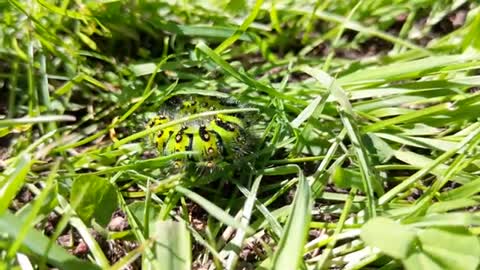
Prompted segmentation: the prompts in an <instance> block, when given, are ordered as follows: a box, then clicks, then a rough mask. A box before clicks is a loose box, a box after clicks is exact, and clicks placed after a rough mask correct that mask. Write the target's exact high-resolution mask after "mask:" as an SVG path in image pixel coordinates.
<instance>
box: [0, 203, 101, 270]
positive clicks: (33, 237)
mask: <svg viewBox="0 0 480 270" xmlns="http://www.w3.org/2000/svg"><path fill="white" fill-rule="evenodd" d="M21 228H22V222H21V221H20V220H19V219H18V218H17V217H15V216H14V215H12V214H11V213H9V212H6V213H3V214H1V215H0V231H1V232H3V233H6V234H7V235H8V236H10V237H12V238H15V237H16V236H17V235H18V234H19V233H20V230H21ZM49 242H50V239H48V238H47V237H46V236H44V235H43V234H42V233H40V232H38V231H36V230H33V229H32V230H30V231H28V233H27V234H26V237H25V239H24V240H23V242H22V247H25V248H28V250H29V251H30V252H31V253H33V254H35V255H36V256H38V257H42V256H46V257H47V262H48V263H49V264H51V265H53V266H55V267H58V268H59V269H85V270H99V269H101V268H100V267H99V266H97V265H95V264H92V263H90V262H88V261H84V260H80V259H78V258H77V257H75V256H73V255H71V254H69V253H68V252H67V251H65V250H64V249H63V248H61V247H59V246H58V245H56V244H53V245H51V246H50V244H49ZM47 250H48V253H46V251H47Z"/></svg>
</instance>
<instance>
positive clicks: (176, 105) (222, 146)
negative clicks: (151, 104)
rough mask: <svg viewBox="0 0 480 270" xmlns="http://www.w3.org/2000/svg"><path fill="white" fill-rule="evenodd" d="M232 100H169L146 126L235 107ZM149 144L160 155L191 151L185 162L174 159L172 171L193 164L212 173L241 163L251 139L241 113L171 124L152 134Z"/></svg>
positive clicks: (215, 98) (196, 98) (194, 97)
mask: <svg viewBox="0 0 480 270" xmlns="http://www.w3.org/2000/svg"><path fill="white" fill-rule="evenodd" d="M238 107H239V104H238V102H236V101H234V100H232V99H225V98H218V97H213V96H201V95H188V96H174V97H172V98H170V99H168V100H167V101H166V102H165V104H164V106H163V108H162V110H161V111H160V112H159V113H158V114H157V115H155V116H154V117H153V118H151V119H150V121H148V123H147V126H148V127H154V126H157V125H162V124H166V123H168V122H170V121H172V120H175V119H178V118H181V117H185V116H188V115H192V114H196V113H201V112H205V111H213V110H221V109H232V108H238ZM151 141H152V142H153V144H154V145H155V146H156V149H157V151H158V153H159V154H160V155H165V156H168V155H171V154H174V153H177V152H183V151H191V152H193V153H194V154H191V155H189V156H188V157H187V158H186V159H183V160H175V162H174V168H175V169H181V168H185V167H191V166H190V165H194V166H195V167H196V168H197V169H198V168H199V167H201V168H207V169H208V170H207V171H212V170H214V169H216V168H220V167H221V166H224V165H235V164H240V163H242V161H243V160H244V158H245V157H246V156H247V155H248V154H250V153H251V148H252V146H253V136H252V135H251V134H250V133H249V131H248V128H247V121H246V120H245V117H244V115H242V114H216V115H213V116H210V117H206V118H201V119H198V120H192V121H189V122H184V123H182V124H177V125H172V126H169V127H166V128H164V129H161V130H160V131H158V132H157V133H155V134H152V136H151Z"/></svg>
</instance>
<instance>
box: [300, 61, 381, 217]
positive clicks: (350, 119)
mask: <svg viewBox="0 0 480 270" xmlns="http://www.w3.org/2000/svg"><path fill="white" fill-rule="evenodd" d="M300 70H302V71H303V72H305V73H307V74H308V75H310V76H312V77H313V78H315V79H316V80H317V81H318V82H319V83H321V84H323V86H324V87H325V88H327V89H330V91H331V93H332V96H333V97H334V98H335V100H336V101H337V102H338V104H339V106H338V107H339V108H338V110H339V113H340V118H341V121H342V123H343V125H344V127H345V129H346V131H347V134H348V136H349V137H350V140H351V141H352V147H353V149H354V150H355V155H356V157H357V160H358V162H359V165H360V166H359V167H360V173H361V175H362V180H363V186H364V189H365V193H366V195H367V214H368V217H369V218H372V217H374V216H375V215H376V209H375V195H374V185H375V184H376V183H375V182H374V181H376V179H375V178H374V175H373V173H372V172H371V167H372V166H371V164H370V161H369V159H368V156H367V153H366V152H365V149H366V147H365V146H364V145H363V142H362V140H361V134H359V133H360V132H359V129H358V128H357V125H356V121H355V118H354V112H353V110H352V104H351V103H350V101H349V100H348V97H347V95H346V93H345V91H344V90H343V89H342V88H341V87H340V86H339V85H338V84H337V83H336V82H335V79H334V78H332V77H331V76H330V75H328V74H327V73H325V72H324V71H321V70H317V69H313V68H311V67H308V66H304V67H301V68H300Z"/></svg>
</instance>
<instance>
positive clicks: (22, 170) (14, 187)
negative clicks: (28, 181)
mask: <svg viewBox="0 0 480 270" xmlns="http://www.w3.org/2000/svg"><path fill="white" fill-rule="evenodd" d="M31 165H32V161H31V157H30V155H29V154H26V153H24V154H22V155H20V157H19V158H18V160H17V161H16V162H15V164H13V166H12V168H11V169H12V171H10V172H8V171H9V168H7V170H5V174H6V176H7V177H6V179H5V180H6V181H2V186H1V187H0V214H2V213H4V212H5V211H6V210H7V208H8V206H9V205H10V203H11V202H12V201H13V198H15V196H16V195H17V192H18V191H19V190H20V188H21V187H22V186H23V183H24V180H25V177H26V176H27V173H28V172H29V171H30V166H31Z"/></svg>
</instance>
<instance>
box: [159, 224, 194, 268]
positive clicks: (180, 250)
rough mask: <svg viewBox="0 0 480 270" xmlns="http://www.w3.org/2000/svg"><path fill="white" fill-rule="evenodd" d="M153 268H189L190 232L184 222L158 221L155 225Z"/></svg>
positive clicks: (190, 255) (190, 257) (190, 256)
mask: <svg viewBox="0 0 480 270" xmlns="http://www.w3.org/2000/svg"><path fill="white" fill-rule="evenodd" d="M154 237H155V238H156V241H155V246H156V247H155V260H154V261H153V262H152V264H153V265H152V266H153V269H178V270H189V269H191V261H192V254H191V253H192V247H191V242H190V233H189V231H188V229H187V226H186V225H185V223H184V222H176V221H171V220H168V221H158V223H157V224H156V226H155V232H154Z"/></svg>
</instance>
